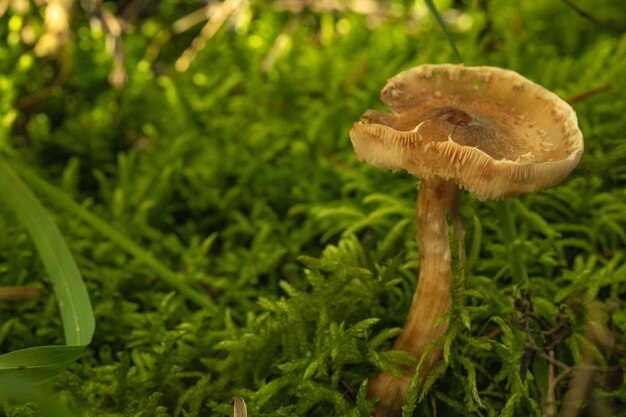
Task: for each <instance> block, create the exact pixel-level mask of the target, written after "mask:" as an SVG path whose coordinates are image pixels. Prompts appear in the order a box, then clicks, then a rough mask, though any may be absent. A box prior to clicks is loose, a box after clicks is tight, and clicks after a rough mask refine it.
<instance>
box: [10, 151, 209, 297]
mask: <svg viewBox="0 0 626 417" xmlns="http://www.w3.org/2000/svg"><path fill="white" fill-rule="evenodd" d="M12 167H13V168H14V169H15V170H16V171H17V172H18V173H19V174H20V175H21V176H22V177H24V179H26V181H28V183H29V184H30V185H31V186H32V187H34V188H35V189H36V190H37V191H39V192H41V193H43V194H45V195H47V196H48V198H50V200H51V201H52V202H53V203H55V204H57V205H58V206H59V207H62V208H63V209H65V210H67V211H68V212H70V213H72V214H74V215H76V216H77V217H79V218H80V219H82V220H83V221H84V222H85V223H87V224H89V225H90V226H91V227H93V228H94V229H96V230H98V231H99V232H100V233H102V235H104V236H106V237H107V238H108V239H110V240H111V241H112V242H114V243H115V244H117V245H118V246H119V247H120V248H122V249H123V250H125V251H126V252H128V253H129V254H131V255H133V256H134V257H135V258H136V259H137V260H139V261H140V262H141V263H143V264H144V265H146V266H147V267H148V268H150V269H151V270H152V271H153V272H154V273H155V274H156V275H157V276H158V277H159V278H160V279H161V280H163V281H164V282H165V283H167V284H168V285H169V286H170V287H172V288H174V289H176V290H177V291H178V292H179V293H180V294H182V295H183V296H185V297H187V298H188V299H189V300H191V301H192V302H194V303H195V304H196V305H198V306H200V307H203V308H209V309H213V308H214V305H213V304H212V303H211V301H210V299H209V298H208V297H207V296H205V295H203V294H202V293H201V292H200V291H199V290H197V289H195V288H193V287H191V286H190V285H188V284H186V283H185V282H183V281H182V280H181V279H180V277H179V276H178V275H177V274H176V273H175V272H173V271H172V270H171V269H169V268H168V267H167V266H165V265H163V264H162V263H161V262H159V261H158V260H157V259H156V258H155V257H154V256H152V255H151V254H150V252H148V251H147V250H145V249H143V248H142V247H141V246H139V245H137V244H136V243H135V242H133V241H132V240H130V239H129V238H128V237H126V236H124V234H122V233H120V232H118V231H117V230H115V228H114V227H113V226H112V225H110V224H109V223H107V222H105V221H104V220H102V219H101V218H99V217H98V216H96V215H95V214H93V213H91V212H90V211H89V210H87V209H85V208H84V207H82V206H81V205H80V204H77V203H76V202H75V201H74V200H72V199H71V198H70V197H69V196H67V194H65V193H64V192H63V191H62V190H60V189H58V188H57V187H55V186H53V185H51V184H50V183H48V182H47V181H45V180H44V179H42V178H41V177H39V176H38V175H37V174H35V173H34V172H32V171H31V170H29V169H28V168H26V167H24V166H22V165H20V164H18V163H16V162H13V161H12Z"/></svg>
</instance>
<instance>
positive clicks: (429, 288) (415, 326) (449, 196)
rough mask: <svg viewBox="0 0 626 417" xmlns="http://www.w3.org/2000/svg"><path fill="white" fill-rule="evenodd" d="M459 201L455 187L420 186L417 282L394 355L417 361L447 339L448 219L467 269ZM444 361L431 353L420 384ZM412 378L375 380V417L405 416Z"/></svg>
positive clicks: (449, 299) (408, 374) (408, 373)
mask: <svg viewBox="0 0 626 417" xmlns="http://www.w3.org/2000/svg"><path fill="white" fill-rule="evenodd" d="M459 197H460V192H459V188H458V187H457V186H456V185H455V184H454V183H453V182H451V181H444V180H441V179H438V178H432V179H427V180H426V179H423V180H422V181H421V186H420V190H419V195H418V198H417V219H416V220H417V247H418V250H419V254H420V273H419V281H418V283H417V288H416V290H415V294H414V295H413V301H412V302H411V310H410V311H409V316H408V318H407V321H406V324H405V326H404V329H403V330H402V333H401V334H400V336H399V337H398V340H397V341H396V343H395V345H394V347H393V349H394V350H402V351H405V352H408V353H410V354H411V355H413V356H415V357H416V358H421V356H422V354H424V352H425V351H426V350H427V348H428V345H429V344H430V342H432V341H433V340H435V339H437V338H438V337H440V336H441V335H443V334H444V332H445V331H446V329H447V327H448V321H447V320H444V321H443V322H441V323H440V324H439V325H437V321H438V320H439V318H440V317H441V316H442V315H443V314H444V313H445V312H446V311H447V310H448V308H449V307H450V304H451V303H452V297H451V294H450V283H451V282H452V265H451V258H452V257H451V253H450V241H449V238H448V222H447V219H446V216H447V213H449V214H450V215H451V216H452V220H453V223H454V228H455V230H456V236H457V241H458V251H459V263H460V264H461V265H463V262H464V260H465V249H464V246H463V228H462V225H461V219H460V215H459ZM440 357H441V348H439V347H435V348H434V349H432V350H431V351H430V352H429V353H428V355H427V356H426V358H425V359H424V362H423V364H422V367H421V368H420V380H421V383H422V384H423V383H424V381H425V379H426V377H427V376H428V374H429V373H430V371H431V370H432V368H433V367H434V365H435V364H436V363H437V362H438V361H439V358H440ZM414 372H415V369H408V370H406V371H405V372H404V375H402V376H400V377H399V378H398V377H394V376H393V375H391V374H389V373H380V374H378V375H377V376H376V377H374V379H373V380H372V381H371V382H370V384H369V394H370V396H371V397H374V398H379V399H380V402H379V404H378V408H377V409H376V415H377V416H398V415H401V414H402V404H403V403H404V401H405V399H406V395H407V391H408V387H409V382H410V381H411V377H412V375H413V373H414Z"/></svg>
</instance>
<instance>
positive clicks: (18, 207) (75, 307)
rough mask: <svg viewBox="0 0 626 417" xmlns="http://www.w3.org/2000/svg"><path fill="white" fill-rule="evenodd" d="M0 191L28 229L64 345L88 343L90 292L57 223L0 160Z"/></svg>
mask: <svg viewBox="0 0 626 417" xmlns="http://www.w3.org/2000/svg"><path fill="white" fill-rule="evenodd" d="M0 194H1V195H2V197H3V200H4V201H5V202H6V204H7V205H9V206H10V207H11V208H12V209H13V211H14V212H15V214H16V215H17V217H18V219H19V220H20V222H21V223H22V224H23V225H24V226H25V227H26V229H27V230H28V233H29V234H30V236H31V238H32V239H33V242H34V244H35V247H36V248H37V252H38V253H39V256H40V257H41V260H42V262H43V264H44V267H45V268H46V271H47V272H48V275H49V278H50V281H51V282H52V284H53V285H54V293H55V295H56V297H57V302H58V304H59V310H60V312H61V318H62V319H63V329H64V332H65V342H66V344H68V345H71V346H85V345H87V344H89V343H90V342H91V337H92V336H93V332H94V328H95V322H94V316H93V311H92V309H91V302H90V300H89V294H88V293H87V289H86V288H85V284H84V283H83V279H82V277H81V275H80V272H79V271H78V267H77V266H76V262H75V261H74V258H73V257H72V254H71V253H70V251H69V249H68V247H67V245H66V243H65V241H64V240H63V237H62V235H61V232H60V231H59V228H58V227H57V225H56V224H55V223H54V222H53V221H52V219H51V218H50V216H49V215H48V213H47V212H46V210H45V209H44V208H43V206H42V205H41V203H40V202H39V200H38V199H37V198H36V197H35V195H34V194H33V193H32V192H31V191H30V189H29V188H28V187H27V186H26V184H24V182H23V181H22V180H21V179H20V178H19V177H18V176H17V175H16V174H15V173H14V172H13V170H12V169H11V168H10V167H9V166H8V165H7V164H6V162H5V161H3V160H0Z"/></svg>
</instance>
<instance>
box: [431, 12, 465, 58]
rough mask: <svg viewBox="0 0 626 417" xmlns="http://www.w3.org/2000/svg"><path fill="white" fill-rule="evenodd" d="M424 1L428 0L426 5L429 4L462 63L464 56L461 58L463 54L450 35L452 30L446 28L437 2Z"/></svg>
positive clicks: (455, 54)
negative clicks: (436, 4)
mask: <svg viewBox="0 0 626 417" xmlns="http://www.w3.org/2000/svg"><path fill="white" fill-rule="evenodd" d="M424 1H425V2H426V6H428V9H429V10H430V13H431V14H432V15H433V17H434V18H435V20H436V21H437V24H438V25H439V27H440V28H441V30H442V31H443V34H444V36H445V37H446V39H447V40H448V43H449V44H450V47H452V51H453V52H454V56H455V57H456V59H457V61H458V62H459V64H462V63H463V58H461V54H460V53H459V50H458V49H457V47H456V44H455V43H454V40H453V39H452V36H451V35H450V32H448V29H447V28H446V24H445V23H444V22H443V19H442V18H441V15H440V14H439V12H438V11H437V7H436V6H435V3H433V0H424Z"/></svg>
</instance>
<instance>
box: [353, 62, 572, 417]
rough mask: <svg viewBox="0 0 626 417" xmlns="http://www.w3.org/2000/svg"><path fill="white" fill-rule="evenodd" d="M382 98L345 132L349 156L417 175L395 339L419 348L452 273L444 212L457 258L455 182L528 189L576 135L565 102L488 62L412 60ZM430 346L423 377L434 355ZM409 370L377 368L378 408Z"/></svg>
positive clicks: (492, 189) (393, 409)
mask: <svg viewBox="0 0 626 417" xmlns="http://www.w3.org/2000/svg"><path fill="white" fill-rule="evenodd" d="M381 98H382V100H383V102H384V103H385V104H386V105H387V106H388V107H389V108H390V109H391V110H392V113H382V112H378V111H374V110H368V111H367V112H365V114H364V115H363V116H362V120H363V122H358V123H355V124H354V125H353V127H352V130H351V131H350V139H351V141H352V145H353V147H354V151H355V153H356V155H357V157H358V158H359V159H360V160H361V161H364V162H367V163H369V164H371V165H374V166H376V167H381V168H389V169H392V170H401V169H403V170H406V171H408V172H410V173H411V174H413V175H415V176H417V177H420V178H421V181H420V188H419V195H418V199H417V217H416V222H417V244H418V250H419V252H420V272H419V280H418V284H417V288H416V290H415V294H414V296H413V301H412V304H411V310H410V311H409V314H408V318H407V322H406V324H405V327H404V329H403V331H402V334H401V335H400V336H399V337H398V339H397V341H396V343H395V345H394V349H396V350H403V351H406V352H409V353H411V354H412V355H414V356H416V357H418V358H420V357H421V356H422V354H423V353H424V352H425V349H426V348H427V346H428V345H429V344H430V342H431V341H433V340H435V339H436V338H438V337H440V336H441V335H443V333H444V332H445V331H446V328H447V322H446V321H444V322H442V323H441V324H439V325H438V326H436V324H437V321H438V320H439V319H440V317H441V316H442V315H443V314H444V313H445V312H446V311H447V310H448V308H449V307H450V304H451V296H450V291H449V286H450V282H451V279H452V271H451V253H450V242H449V240H448V225H447V221H446V216H447V214H450V215H451V218H452V219H453V221H454V226H455V229H456V236H457V238H458V242H459V245H458V247H459V259H460V261H461V264H462V263H463V260H464V259H465V251H464V247H463V228H462V225H461V221H460V216H459V199H460V190H459V188H463V189H466V190H468V191H470V192H473V193H474V194H475V195H476V197H477V198H478V199H480V200H492V199H501V198H504V197H506V196H512V195H518V194H521V193H526V192H533V191H537V190H541V189H544V188H548V187H551V186H553V185H555V184H557V183H558V182H560V181H561V180H563V179H564V178H565V177H566V176H567V175H568V174H569V173H570V172H571V171H572V170H573V169H574V167H575V166H576V165H577V163H578V161H579V160H580V157H581V156H582V152H583V137H582V133H581V132H580V129H579V128H578V123H577V119H576V114H575V113H574V110H573V109H572V108H571V107H570V106H569V105H568V104H567V103H566V102H565V101H563V100H562V99H560V98H559V97H558V96H557V95H555V94H554V93H552V92H550V91H548V90H546V89H544V88H543V87H541V86H539V85H537V84H535V83H533V82H532V81H529V80H527V79H526V78H524V77H522V76H521V75H519V74H517V73H516V72H513V71H510V70H504V69H501V68H494V67H465V66H463V65H451V64H443V65H421V66H418V67H415V68H411V69H409V70H407V71H404V72H402V73H400V74H398V75H396V76H395V77H393V78H391V79H390V80H389V81H388V82H387V85H386V86H385V87H384V88H383V90H382V94H381ZM440 356H441V350H440V349H434V350H433V351H431V352H430V353H429V354H428V356H427V357H426V358H425V360H424V364H423V366H422V368H421V371H420V379H421V380H422V382H423V381H424V379H425V378H426V376H427V375H428V373H429V372H430V370H431V369H432V367H433V366H434V365H435V364H436V363H437V362H438V361H439V358H440ZM413 373H414V370H409V371H407V372H406V375H403V376H402V377H400V378H396V377H394V376H392V375H391V374H388V373H381V374H378V375H377V376H376V377H375V378H374V379H372V380H371V381H370V395H371V396H372V397H375V398H379V399H380V400H381V401H380V403H379V407H378V409H377V414H378V415H383V414H384V413H386V412H389V414H388V415H390V416H394V415H399V414H400V413H401V406H402V404H403V403H404V400H405V398H406V392H407V389H408V383H409V381H410V379H411V377H412V374H413Z"/></svg>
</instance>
